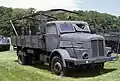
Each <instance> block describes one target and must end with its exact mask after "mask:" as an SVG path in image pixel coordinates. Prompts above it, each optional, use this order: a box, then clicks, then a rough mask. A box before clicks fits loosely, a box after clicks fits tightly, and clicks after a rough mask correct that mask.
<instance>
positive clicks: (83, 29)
mask: <svg viewBox="0 0 120 81" xmlns="http://www.w3.org/2000/svg"><path fill="white" fill-rule="evenodd" d="M75 29H76V31H78V32H89V26H88V25H87V24H83V23H80V24H75Z"/></svg>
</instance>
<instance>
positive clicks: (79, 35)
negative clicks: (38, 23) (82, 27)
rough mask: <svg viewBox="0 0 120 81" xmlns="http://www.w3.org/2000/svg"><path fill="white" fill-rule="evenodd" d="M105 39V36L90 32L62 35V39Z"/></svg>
mask: <svg viewBox="0 0 120 81" xmlns="http://www.w3.org/2000/svg"><path fill="white" fill-rule="evenodd" d="M98 39H100V40H104V37H103V36H100V35H96V34H90V33H67V34H62V35H61V40H71V41H91V40H98Z"/></svg>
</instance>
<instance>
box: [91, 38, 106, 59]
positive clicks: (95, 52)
mask: <svg viewBox="0 0 120 81" xmlns="http://www.w3.org/2000/svg"><path fill="white" fill-rule="evenodd" d="M91 47H92V57H97V56H104V44H103V40H92V41H91Z"/></svg>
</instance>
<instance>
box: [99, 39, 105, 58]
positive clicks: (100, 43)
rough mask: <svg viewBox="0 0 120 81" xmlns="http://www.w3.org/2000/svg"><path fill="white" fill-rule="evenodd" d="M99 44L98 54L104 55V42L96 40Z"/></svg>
mask: <svg viewBox="0 0 120 81" xmlns="http://www.w3.org/2000/svg"><path fill="white" fill-rule="evenodd" d="M98 45H99V56H104V44H103V41H102V40H99V41H98Z"/></svg>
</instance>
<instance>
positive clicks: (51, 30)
mask: <svg viewBox="0 0 120 81" xmlns="http://www.w3.org/2000/svg"><path fill="white" fill-rule="evenodd" d="M46 33H48V34H56V24H54V23H51V24H47V28H46Z"/></svg>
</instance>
